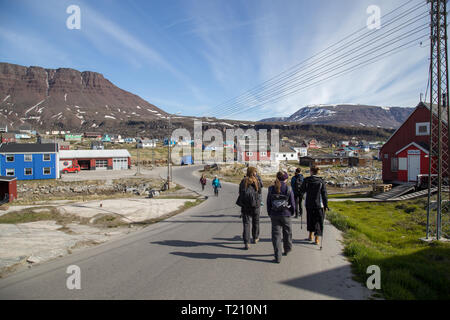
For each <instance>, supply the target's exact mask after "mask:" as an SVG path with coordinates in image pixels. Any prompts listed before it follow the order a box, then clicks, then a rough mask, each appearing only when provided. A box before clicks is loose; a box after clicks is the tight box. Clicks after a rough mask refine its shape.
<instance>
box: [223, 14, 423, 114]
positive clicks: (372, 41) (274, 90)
mask: <svg viewBox="0 0 450 320" xmlns="http://www.w3.org/2000/svg"><path fill="white" fill-rule="evenodd" d="M424 14H428V13H424ZM424 14H420V15H418V16H416V17H414V18H412V19H410V20H408V21H406V22H409V23H407V24H406V22H405V23H404V24H402V25H400V26H397V27H396V28H394V29H393V30H388V31H386V32H385V33H383V34H380V35H378V36H377V37H376V38H374V39H370V40H369V41H367V42H365V43H363V44H361V45H360V46H359V47H357V48H354V49H351V50H349V51H348V52H344V53H342V54H340V55H339V56H337V57H335V58H334V59H332V60H331V61H327V62H324V63H322V64H320V65H319V66H311V67H314V70H313V71H312V72H311V71H309V72H306V73H303V74H300V75H297V76H295V77H294V78H292V79H290V80H288V81H285V82H284V83H281V84H278V85H277V86H275V87H273V88H270V89H268V90H266V91H262V92H261V93H259V94H258V95H257V96H255V97H252V98H253V99H252V100H250V98H247V99H245V100H243V101H240V102H239V103H238V102H236V103H234V104H233V105H231V106H229V107H228V108H225V109H223V110H221V111H219V112H216V113H215V114H224V113H225V111H228V110H230V109H234V108H236V107H238V106H239V105H240V104H243V103H254V101H255V100H256V99H263V98H265V97H267V96H268V95H272V94H277V93H279V92H280V91H281V92H282V91H283V89H284V86H286V85H288V84H290V83H293V82H295V81H297V80H299V79H302V78H304V76H305V75H308V74H311V73H314V72H317V71H318V70H321V69H323V68H324V67H327V66H328V65H330V64H331V63H332V62H335V61H339V60H340V59H342V58H346V57H349V56H351V55H353V54H355V53H358V50H359V49H364V48H368V47H370V46H373V45H375V44H376V43H377V42H379V41H381V40H384V38H386V37H387V36H391V35H393V34H395V33H397V32H398V31H399V30H402V29H404V28H406V27H408V26H410V25H412V24H414V23H416V22H417V21H420V20H421V18H422V17H423V15H424ZM410 21H412V22H410ZM419 27H421V26H419ZM416 29H417V28H416ZM416 29H413V31H414V30H416ZM410 31H411V30H410ZM410 31H408V32H410ZM404 34H407V33H404ZM378 49H380V47H378ZM356 57H357V56H356ZM356 57H353V59H355V58H356ZM308 69H310V68H306V70H308ZM306 70H305V71H306ZM280 89H281V90H280Z"/></svg>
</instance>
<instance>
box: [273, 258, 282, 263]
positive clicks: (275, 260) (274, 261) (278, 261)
mask: <svg viewBox="0 0 450 320" xmlns="http://www.w3.org/2000/svg"><path fill="white" fill-rule="evenodd" d="M272 262H273V263H280V262H281V260H278V259H273V260H272Z"/></svg>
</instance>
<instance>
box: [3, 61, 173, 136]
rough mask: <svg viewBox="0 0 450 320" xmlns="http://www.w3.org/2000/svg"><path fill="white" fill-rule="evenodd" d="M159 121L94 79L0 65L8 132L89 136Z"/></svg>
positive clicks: (160, 114) (143, 104)
mask: <svg viewBox="0 0 450 320" xmlns="http://www.w3.org/2000/svg"><path fill="white" fill-rule="evenodd" d="M165 115H166V112H164V111H162V110H161V109H159V108H157V107H156V106H154V105H152V104H150V103H148V102H147V101H145V100H143V99H141V98H140V97H138V96H136V95H134V94H132V93H130V92H127V91H125V90H122V89H120V88H118V87H117V86H115V85H114V84H112V83H111V82H110V81H109V80H108V79H105V78H104V77H103V75H102V74H100V73H96V72H91V71H85V72H80V71H77V70H74V69H66V68H61V69H56V70H55V69H44V68H41V67H24V66H19V65H14V64H9V63H0V121H1V122H3V123H7V124H8V127H9V128H11V129H18V128H20V126H22V125H24V124H29V125H30V126H31V127H33V128H36V129H39V128H42V129H52V128H55V129H59V128H60V129H65V130H68V129H79V128H83V129H84V130H88V129H91V130H95V129H97V128H99V127H102V126H105V125H106V126H108V124H109V125H112V123H117V122H118V121H127V120H134V119H136V120H137V119H140V120H142V119H144V120H155V119H163V118H165Z"/></svg>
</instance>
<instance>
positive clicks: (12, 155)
mask: <svg viewBox="0 0 450 320" xmlns="http://www.w3.org/2000/svg"><path fill="white" fill-rule="evenodd" d="M8 157H12V158H13V159H12V160H11V161H10V160H8ZM14 160H16V156H15V155H14V154H12V153H9V154H7V155H6V162H14Z"/></svg>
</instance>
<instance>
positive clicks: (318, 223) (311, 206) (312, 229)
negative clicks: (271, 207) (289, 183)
mask: <svg viewBox="0 0 450 320" xmlns="http://www.w3.org/2000/svg"><path fill="white" fill-rule="evenodd" d="M310 170H311V176H310V177H307V178H305V179H304V180H303V184H302V186H301V188H300V192H301V194H302V196H303V195H304V194H305V193H306V199H305V207H306V225H307V230H308V231H309V237H308V240H309V241H313V233H314V236H315V239H314V242H315V243H316V244H317V245H318V244H319V237H322V236H323V220H324V216H325V211H326V210H329V209H328V194H327V188H326V186H325V182H324V181H323V179H322V178H319V177H318V176H317V175H318V174H319V168H318V167H312V168H311V169H310Z"/></svg>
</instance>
